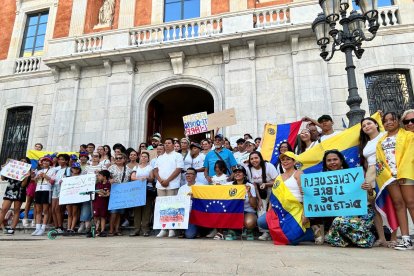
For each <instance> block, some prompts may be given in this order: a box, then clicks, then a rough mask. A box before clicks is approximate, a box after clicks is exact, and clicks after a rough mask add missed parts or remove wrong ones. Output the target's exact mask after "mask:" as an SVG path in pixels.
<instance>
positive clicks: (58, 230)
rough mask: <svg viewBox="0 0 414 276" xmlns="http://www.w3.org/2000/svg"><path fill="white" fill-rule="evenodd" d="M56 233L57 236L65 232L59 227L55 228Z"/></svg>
mask: <svg viewBox="0 0 414 276" xmlns="http://www.w3.org/2000/svg"><path fill="white" fill-rule="evenodd" d="M56 231H57V232H58V234H63V233H65V231H63V229H62V228H61V227H59V228H56Z"/></svg>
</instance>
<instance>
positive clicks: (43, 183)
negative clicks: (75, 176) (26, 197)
mask: <svg viewBox="0 0 414 276" xmlns="http://www.w3.org/2000/svg"><path fill="white" fill-rule="evenodd" d="M40 173H44V174H46V175H47V176H49V177H50V178H51V177H52V176H53V175H54V174H55V169H54V168H52V167H50V168H49V169H41V170H39V171H38V172H37V174H36V176H37V175H39V174H40ZM51 190H52V184H50V182H49V181H48V180H46V178H40V179H38V180H37V185H36V192H38V191H51Z"/></svg>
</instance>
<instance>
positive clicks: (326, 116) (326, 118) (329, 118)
mask: <svg viewBox="0 0 414 276" xmlns="http://www.w3.org/2000/svg"><path fill="white" fill-rule="evenodd" d="M322 121H331V122H333V120H332V117H331V116H329V115H326V114H325V115H322V116H321V117H319V118H318V123H321V122H322Z"/></svg>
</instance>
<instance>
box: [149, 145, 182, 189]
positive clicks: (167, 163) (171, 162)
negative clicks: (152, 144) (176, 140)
mask: <svg viewBox="0 0 414 276" xmlns="http://www.w3.org/2000/svg"><path fill="white" fill-rule="evenodd" d="M155 168H158V174H159V176H160V177H161V178H162V179H167V178H168V177H170V175H171V174H172V173H173V172H174V171H175V170H176V169H183V168H184V162H183V156H182V155H181V154H180V153H178V152H175V151H172V152H170V153H167V152H165V153H164V154H163V155H161V156H159V157H158V158H157V161H156V162H155ZM180 178H181V177H180V174H179V175H178V176H177V177H176V178H174V179H173V180H171V182H170V183H169V185H168V187H163V186H162V185H161V183H160V182H159V181H158V180H157V185H156V187H157V189H161V190H167V189H178V188H180Z"/></svg>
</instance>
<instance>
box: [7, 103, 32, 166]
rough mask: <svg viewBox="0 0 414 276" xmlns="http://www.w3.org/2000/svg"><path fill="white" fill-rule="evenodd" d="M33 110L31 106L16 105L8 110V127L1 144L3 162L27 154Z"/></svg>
mask: <svg viewBox="0 0 414 276" xmlns="http://www.w3.org/2000/svg"><path fill="white" fill-rule="evenodd" d="M32 111H33V107H31V106H21V107H15V108H11V109H9V110H8V111H7V119H6V127H5V128H4V136H3V143H2V144H1V155H0V163H1V164H4V162H5V161H6V160H7V158H12V159H20V158H22V157H25V156H26V150H27V142H28V139H29V131H30V123H31V121H32Z"/></svg>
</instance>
